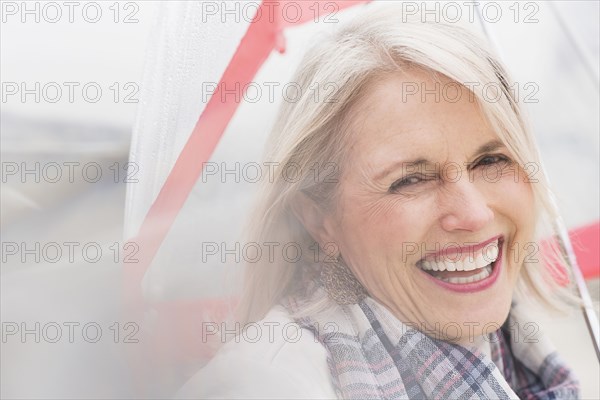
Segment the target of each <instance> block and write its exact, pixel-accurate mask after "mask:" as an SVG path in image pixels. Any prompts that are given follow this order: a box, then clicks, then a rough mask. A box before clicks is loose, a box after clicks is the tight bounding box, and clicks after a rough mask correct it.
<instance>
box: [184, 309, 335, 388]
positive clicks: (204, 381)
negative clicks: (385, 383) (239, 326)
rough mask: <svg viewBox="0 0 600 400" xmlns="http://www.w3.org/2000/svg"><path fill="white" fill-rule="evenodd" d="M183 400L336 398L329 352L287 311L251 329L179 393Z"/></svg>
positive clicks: (269, 316) (273, 313)
mask: <svg viewBox="0 0 600 400" xmlns="http://www.w3.org/2000/svg"><path fill="white" fill-rule="evenodd" d="M176 398H178V399H274V398H277V399H336V398H337V397H336V394H335V391H334V388H333V385H332V383H331V377H330V372H329V367H328V365H327V350H326V349H325V347H324V346H323V345H322V344H321V343H319V342H318V341H317V340H316V339H315V336H314V334H313V333H312V332H311V331H309V330H307V329H303V328H300V326H299V325H298V324H297V323H295V322H294V321H293V320H292V319H291V318H290V316H289V314H288V312H287V311H286V310H285V308H283V307H282V306H276V307H274V308H273V309H271V311H269V313H268V314H267V315H266V316H265V318H264V319H263V320H261V321H259V322H257V323H256V324H254V325H253V326H251V327H250V328H249V329H248V331H247V332H246V333H245V335H240V337H239V340H238V341H237V342H236V341H234V340H231V341H229V342H228V343H226V344H225V345H224V346H223V347H222V348H221V349H220V350H219V352H218V353H217V355H216V356H215V357H214V358H213V359H212V360H211V361H210V362H209V363H208V364H207V365H206V366H205V367H204V368H202V369H201V370H200V371H199V372H197V373H196V375H194V376H193V377H192V378H191V379H190V380H189V381H188V382H187V383H186V384H185V385H184V386H183V387H182V388H181V389H180V391H179V392H178V394H177V397H176Z"/></svg>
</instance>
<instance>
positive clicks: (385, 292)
mask: <svg viewBox="0 0 600 400" xmlns="http://www.w3.org/2000/svg"><path fill="white" fill-rule="evenodd" d="M448 83H450V81H447V80H443V79H442V80H441V81H438V83H437V85H436V81H434V80H433V79H432V78H431V76H430V75H429V74H427V73H425V72H411V74H410V75H404V76H401V75H395V76H389V77H387V78H385V79H383V80H380V81H379V82H378V83H377V84H376V85H375V86H372V87H371V88H370V89H369V91H368V93H367V94H366V97H364V98H363V99H362V100H361V102H360V104H359V105H358V107H356V108H355V110H358V111H357V112H356V115H355V116H354V117H353V118H354V119H353V122H354V124H353V128H354V129H355V135H354V136H353V138H352V139H351V142H352V143H351V144H350V150H349V151H350V154H349V160H350V162H349V163H348V164H347V165H345V166H344V168H343V171H342V176H341V182H340V184H341V185H340V200H339V203H338V207H337V211H336V212H335V215H334V216H330V218H332V220H331V223H332V225H331V226H333V227H335V228H334V229H331V236H330V237H329V239H331V240H332V241H333V242H335V243H336V244H337V245H338V246H339V251H340V253H341V255H342V257H343V259H344V260H345V262H346V263H347V264H348V266H349V267H350V269H351V270H352V271H353V272H354V274H355V276H357V278H358V279H359V280H360V281H361V282H362V284H363V285H364V286H365V287H366V289H367V290H368V291H369V293H370V295H371V296H372V297H374V298H375V299H377V300H379V301H380V302H381V303H383V304H384V305H385V306H387V307H388V308H389V309H390V310H391V311H392V312H394V314H395V315H396V316H397V317H399V318H400V319H401V320H402V321H404V322H406V323H409V324H413V326H416V327H418V329H420V330H422V331H425V332H426V333H429V334H430V335H436V336H437V337H440V338H442V339H445V340H450V341H455V342H459V343H463V344H468V343H469V342H472V340H473V339H474V336H479V335H481V334H482V333H488V332H491V331H493V330H496V329H497V328H498V327H499V326H500V325H501V324H502V323H503V322H504V321H505V319H506V317H507V315H508V312H509V309H510V303H511V299H512V294H513V289H514V286H515V283H516V280H517V276H518V274H519V269H520V266H521V265H522V263H523V260H524V257H525V256H526V254H525V252H526V251H527V250H528V249H530V246H531V244H530V242H529V241H530V240H531V238H532V235H533V229H534V206H533V193H532V189H531V186H530V183H528V182H527V178H526V176H525V175H524V173H523V171H522V169H521V168H519V167H518V165H517V164H516V162H513V161H512V160H513V157H512V155H511V153H510V152H509V151H508V149H507V148H506V147H504V146H503V145H502V143H501V141H500V140H499V138H498V136H497V135H496V134H495V133H494V131H493V130H492V129H491V128H490V127H489V126H488V125H487V124H486V122H485V120H484V117H483V115H482V113H481V112H480V110H479V107H478V105H477V103H476V102H475V100H474V98H473V95H472V94H471V93H470V92H468V91H467V90H466V89H464V88H463V89H460V87H459V86H458V85H456V84H451V85H447V84H448ZM415 85H416V87H418V88H419V91H418V93H416V94H413V95H410V94H407V89H408V88H413V89H414V87H415ZM436 87H437V89H436ZM425 90H429V92H427V91H425ZM435 92H437V96H436V93H435ZM458 96H460V98H459V100H457V101H455V99H456V98H457V97H458ZM436 97H438V98H437V99H436ZM528 242H529V243H528ZM528 244H529V245H528ZM496 250H498V251H496ZM490 264H491V265H490ZM436 269H437V271H436Z"/></svg>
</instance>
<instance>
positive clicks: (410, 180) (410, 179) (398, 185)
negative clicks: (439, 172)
mask: <svg viewBox="0 0 600 400" xmlns="http://www.w3.org/2000/svg"><path fill="white" fill-rule="evenodd" d="M430 179H431V178H428V177H426V176H423V175H409V176H406V177H404V178H401V179H399V180H397V181H396V182H394V183H392V186H390V192H393V191H396V190H399V189H402V188H406V187H409V186H414V185H417V184H419V183H421V182H424V181H427V180H430Z"/></svg>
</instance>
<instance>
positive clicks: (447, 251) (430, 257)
mask: <svg viewBox="0 0 600 400" xmlns="http://www.w3.org/2000/svg"><path fill="white" fill-rule="evenodd" d="M502 237H503V236H502V235H496V236H494V237H492V238H490V239H488V240H485V241H483V242H480V243H477V244H467V245H464V246H459V245H458V244H454V243H453V244H452V245H449V246H447V247H446V246H444V249H442V250H440V251H436V252H434V253H429V254H427V255H425V257H423V258H422V259H420V260H419V261H418V262H419V263H420V262H423V261H425V260H427V261H434V260H439V259H440V258H442V257H448V256H451V255H454V254H458V253H460V254H464V253H467V254H474V253H475V252H476V251H477V250H479V249H482V248H483V247H485V246H487V245H488V244H490V243H493V242H495V241H501V240H502Z"/></svg>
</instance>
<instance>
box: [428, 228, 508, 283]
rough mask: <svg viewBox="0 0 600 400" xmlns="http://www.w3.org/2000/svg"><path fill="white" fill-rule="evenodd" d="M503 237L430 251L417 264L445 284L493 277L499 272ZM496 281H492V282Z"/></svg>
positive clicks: (476, 281) (479, 280)
mask: <svg viewBox="0 0 600 400" xmlns="http://www.w3.org/2000/svg"><path fill="white" fill-rule="evenodd" d="M502 244H503V237H502V236H497V237H495V238H493V239H490V240H488V241H486V242H483V243H481V244H479V245H475V246H466V247H457V248H455V249H450V250H446V251H444V252H438V253H436V254H432V255H428V256H426V257H425V258H423V259H421V260H419V261H418V262H417V264H416V265H417V267H418V268H419V269H421V270H422V271H424V272H426V273H427V274H428V275H430V276H432V277H433V278H436V280H437V281H441V282H445V283H446V284H450V285H444V286H454V285H458V286H464V285H469V284H475V283H479V282H483V281H491V279H490V277H491V276H492V275H493V278H495V277H496V276H497V274H495V273H494V272H495V269H496V266H497V264H499V263H498V260H499V259H500V258H501V252H502ZM491 283H493V282H490V284H491Z"/></svg>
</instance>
